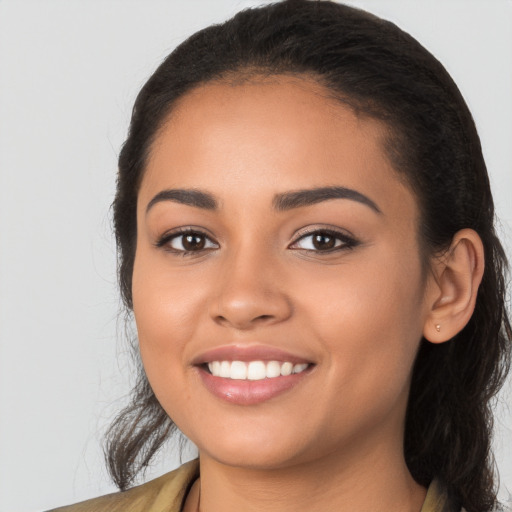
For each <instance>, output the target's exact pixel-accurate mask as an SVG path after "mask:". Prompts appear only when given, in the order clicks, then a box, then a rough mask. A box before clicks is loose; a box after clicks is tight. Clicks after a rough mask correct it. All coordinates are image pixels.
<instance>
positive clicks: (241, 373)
mask: <svg viewBox="0 0 512 512" xmlns="http://www.w3.org/2000/svg"><path fill="white" fill-rule="evenodd" d="M229 378H230V379H236V380H245V379H247V364H246V363H244V362H243V361H233V362H232V363H231V373H230V375H229Z"/></svg>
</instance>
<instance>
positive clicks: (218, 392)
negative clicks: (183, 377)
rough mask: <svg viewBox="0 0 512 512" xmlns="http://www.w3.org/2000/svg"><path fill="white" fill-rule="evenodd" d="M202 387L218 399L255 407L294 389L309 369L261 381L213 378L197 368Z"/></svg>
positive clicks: (205, 371) (202, 369)
mask: <svg viewBox="0 0 512 512" xmlns="http://www.w3.org/2000/svg"><path fill="white" fill-rule="evenodd" d="M198 370H199V374H200V375H201V379H202V380H203V383H204V385H205V386H206V388H207V389H208V391H210V393H212V394H213V395H215V396H216V397H218V398H221V399H222V400H225V401H226V402H230V403H233V404H237V405H255V404H260V403H263V402H266V401H267V400H271V399H272V398H275V397H277V396H279V395H281V394H282V393H285V392H286V391H289V390H290V389H292V388H293V387H295V386H296V385H297V384H298V383H299V382H300V381H301V380H302V379H303V378H304V377H305V376H306V375H308V373H309V370H310V369H309V368H308V369H306V370H304V371H302V372H300V373H292V374H291V375H287V376H281V377H275V378H272V379H262V380H235V379H226V378H224V377H214V376H213V375H212V374H211V373H209V372H208V371H207V370H205V369H204V368H202V367H198Z"/></svg>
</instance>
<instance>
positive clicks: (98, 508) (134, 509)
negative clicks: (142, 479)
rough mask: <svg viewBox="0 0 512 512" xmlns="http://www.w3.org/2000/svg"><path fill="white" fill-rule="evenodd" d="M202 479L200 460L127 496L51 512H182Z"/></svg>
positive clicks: (121, 495) (135, 488)
mask: <svg viewBox="0 0 512 512" xmlns="http://www.w3.org/2000/svg"><path fill="white" fill-rule="evenodd" d="M198 475H199V464H198V461H197V460H193V461H191V462H187V463H186V464H183V465H182V466H181V467H179V468H178V469H176V470H175V471H171V472H170V473H167V474H165V475H163V476H161V477H159V478H156V479H155V480H151V481H150V482H147V483H145V484H142V485H138V486H137V487H133V488H131V489H128V490H127V491H124V492H116V493H113V494H107V495H106V496H102V497H100V498H94V499H92V500H87V501H83V502H81V503H76V504H75V505H70V506H67V507H60V508H56V509H53V510H50V511H48V512H93V511H94V512H107V511H108V512H179V510H180V508H181V504H182V502H183V498H184V497H185V495H186V493H187V491H188V489H189V488H190V485H191V484H192V482H193V481H194V480H195V479H196V478H197V477H198Z"/></svg>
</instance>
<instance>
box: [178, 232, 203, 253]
mask: <svg viewBox="0 0 512 512" xmlns="http://www.w3.org/2000/svg"><path fill="white" fill-rule="evenodd" d="M181 243H182V245H183V248H184V249H185V250H186V251H198V250H200V249H204V246H205V245H206V239H205V237H204V236H203V235H197V234H192V235H183V241H182V242H181Z"/></svg>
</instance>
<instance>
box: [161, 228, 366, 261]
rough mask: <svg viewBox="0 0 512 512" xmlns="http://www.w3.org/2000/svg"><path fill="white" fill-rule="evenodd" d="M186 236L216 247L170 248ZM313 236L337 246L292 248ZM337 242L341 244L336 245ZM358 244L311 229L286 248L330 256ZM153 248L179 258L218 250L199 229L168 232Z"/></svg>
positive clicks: (334, 232) (328, 231)
mask: <svg viewBox="0 0 512 512" xmlns="http://www.w3.org/2000/svg"><path fill="white" fill-rule="evenodd" d="M186 235H195V236H199V237H202V238H203V239H204V240H206V241H207V242H205V243H208V242H209V243H210V244H213V245H216V246H217V247H203V248H200V249H198V250H186V249H183V250H181V249H175V248H173V247H171V246H170V243H171V242H172V241H173V240H175V239H177V238H179V237H185V236H186ZM314 235H323V236H327V237H331V238H334V239H335V244H337V245H334V247H332V248H329V249H326V250H320V249H301V248H300V247H294V246H295V245H297V243H298V242H300V241H301V240H305V239H307V238H308V237H312V236H314ZM338 241H339V242H341V243H338ZM313 243H314V242H313ZM359 243H360V242H359V241H357V240H356V239H355V238H353V237H351V236H348V235H347V234H345V233H341V232H340V231H337V230H334V229H331V228H315V229H311V230H309V231H306V232H303V233H302V234H301V235H300V236H299V237H297V238H296V239H295V241H294V242H292V243H291V244H290V245H289V246H288V247H289V248H290V249H292V250H303V251H307V252H315V253H318V254H330V253H333V252H338V251H343V250H348V249H353V248H354V247H356V246H357V245H359ZM155 246H156V247H158V248H164V249H165V250H167V251H168V252H171V253H173V254H177V255H180V256H197V255H199V254H200V253H202V252H204V251H209V250H211V249H215V248H218V244H217V242H214V241H213V240H212V239H211V237H210V236H209V235H207V234H206V233H204V232H203V231H201V230H200V229H197V228H184V229H179V230H177V231H173V232H171V233H169V232H168V233H165V234H164V235H162V236H161V237H160V238H159V239H158V241H157V242H156V244H155ZM182 246H183V243H182Z"/></svg>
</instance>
